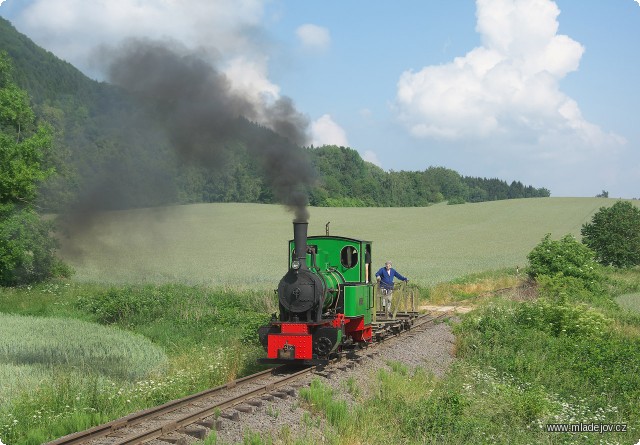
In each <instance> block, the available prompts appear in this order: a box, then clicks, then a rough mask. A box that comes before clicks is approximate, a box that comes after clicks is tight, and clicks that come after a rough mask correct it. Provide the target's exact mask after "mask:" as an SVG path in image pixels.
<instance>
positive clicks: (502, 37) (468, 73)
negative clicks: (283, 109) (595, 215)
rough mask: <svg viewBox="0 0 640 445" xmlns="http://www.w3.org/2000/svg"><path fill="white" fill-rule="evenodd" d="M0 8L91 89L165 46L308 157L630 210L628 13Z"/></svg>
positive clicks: (631, 41) (635, 183) (635, 30)
mask: <svg viewBox="0 0 640 445" xmlns="http://www.w3.org/2000/svg"><path fill="white" fill-rule="evenodd" d="M186 3H188V4H189V7H188V8H187V7H185V6H184V4H185V2H179V1H176V0H118V1H115V0H111V1H107V0H94V1H86V0H31V1H25V0H5V1H4V2H0V15H2V16H3V17H5V18H7V19H8V20H10V21H11V22H12V23H13V24H14V26H16V28H17V29H18V30H19V31H21V32H23V33H24V34H26V35H27V36H29V37H30V38H32V39H33V40H34V41H35V42H36V43H38V44H39V45H41V46H43V47H44V48H46V49H48V50H50V51H51V52H53V53H54V54H56V55H57V56H58V57H60V58H62V59H65V60H67V61H69V62H71V63H73V64H74V65H75V66H77V67H78V68H80V69H81V70H83V71H84V72H85V73H86V74H88V75H89V76H90V77H93V78H98V79H101V78H102V76H103V75H102V73H101V71H100V68H99V63H96V55H95V54H96V53H95V48H96V47H97V46H98V45H109V46H114V45H118V44H119V42H121V40H122V39H123V38H124V37H127V36H146V37H150V38H170V39H173V40H177V41H180V42H181V43H182V44H183V45H185V46H186V47H189V48H192V49H193V50H197V51H198V52H199V53H200V54H202V56H203V57H205V58H208V59H209V60H210V62H211V63H212V64H215V65H216V66H217V67H218V68H219V69H220V70H222V71H223V72H225V73H226V75H227V76H228V77H229V80H230V81H231V82H232V84H233V85H234V88H236V89H237V91H241V92H243V93H244V94H246V95H247V96H248V97H251V98H252V99H253V100H254V101H255V102H256V103H262V102H264V103H267V102H269V101H273V100H274V99H277V98H278V97H280V96H288V97H290V98H291V99H292V100H293V101H294V104H295V106H296V108H297V109H298V110H299V111H300V112H301V113H303V114H305V115H306V116H307V117H308V118H309V121H310V128H309V138H310V142H312V143H314V144H315V145H321V144H324V143H334V144H337V145H347V146H350V147H352V148H354V149H356V150H358V151H359V152H360V153H361V155H362V156H363V158H365V159H367V160H369V161H371V162H374V163H376V164H378V165H380V166H381V167H383V168H384V169H385V170H389V169H393V170H424V169H425V168H427V167H429V166H432V165H433V166H445V167H449V168H452V169H455V170H457V171H458V172H460V173H461V174H463V175H469V176H481V177H498V178H500V179H504V180H506V181H508V182H510V181H512V180H520V181H522V182H523V183H525V184H531V185H534V186H536V187H546V188H549V189H550V190H551V192H552V196H595V195H596V194H597V193H600V191H602V190H607V191H609V194H610V196H611V197H624V198H632V197H640V119H639V118H638V113H637V112H636V108H637V104H639V103H640V88H639V87H638V79H640V57H638V55H639V54H640V52H639V49H638V48H639V47H640V4H639V3H638V0H606V1H604V0H556V1H551V0H477V1H471V0H455V1H444V0H422V1H418V0H406V1H400V2H397V1H396V2H392V1H388V0H377V1H371V0H369V1H365V0H350V1H337V0H326V1H322V2H321V1H300V0H269V1H257V0H235V1H233V0H190V1H189V2H186Z"/></svg>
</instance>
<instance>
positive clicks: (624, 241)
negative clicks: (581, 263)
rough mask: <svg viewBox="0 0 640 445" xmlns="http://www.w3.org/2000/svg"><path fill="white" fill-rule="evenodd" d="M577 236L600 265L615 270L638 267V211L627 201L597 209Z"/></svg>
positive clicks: (639, 225)
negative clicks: (591, 251)
mask: <svg viewBox="0 0 640 445" xmlns="http://www.w3.org/2000/svg"><path fill="white" fill-rule="evenodd" d="M580 233H581V234H582V242H583V243H584V244H586V245H587V246H589V247H590V248H591V249H592V250H593V251H594V252H595V253H596V258H597V260H598V261H599V262H600V263H602V264H605V265H612V266H615V267H632V266H636V265H638V264H640V209H638V207H636V206H634V205H633V204H631V203H630V202H628V201H618V202H616V203H615V204H614V205H613V206H611V207H600V210H598V211H597V212H596V213H595V215H593V218H592V219H591V222H590V223H586V224H584V225H583V226H582V230H581V231H580Z"/></svg>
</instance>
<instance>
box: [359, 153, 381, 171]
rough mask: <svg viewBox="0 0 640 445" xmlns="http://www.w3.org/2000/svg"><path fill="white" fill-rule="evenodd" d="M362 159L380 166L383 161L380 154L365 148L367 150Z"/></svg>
mask: <svg viewBox="0 0 640 445" xmlns="http://www.w3.org/2000/svg"><path fill="white" fill-rule="evenodd" d="M362 159H364V160H365V161H367V162H371V163H372V164H375V165H377V166H378V167H382V162H380V159H378V155H377V154H376V153H375V152H373V151H371V150H365V152H364V153H363V154H362Z"/></svg>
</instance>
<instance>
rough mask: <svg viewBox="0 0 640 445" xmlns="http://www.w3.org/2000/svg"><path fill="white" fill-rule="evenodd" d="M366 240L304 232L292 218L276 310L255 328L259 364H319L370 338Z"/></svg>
mask: <svg viewBox="0 0 640 445" xmlns="http://www.w3.org/2000/svg"><path fill="white" fill-rule="evenodd" d="M371 244H372V243H371V242H370V241H363V240H359V239H355V238H346V237H341V236H329V235H326V236H311V237H307V223H301V222H294V239H293V240H291V241H289V249H288V251H289V258H288V269H289V271H288V272H287V274H286V275H285V276H284V277H283V278H282V280H280V284H279V286H278V299H279V309H280V314H279V316H278V317H276V316H275V315H274V317H273V319H272V320H271V322H270V324H269V325H267V326H263V327H261V328H260V329H259V331H258V333H259V337H260V341H261V343H262V344H263V346H264V347H265V349H266V350H267V357H266V358H263V359H261V360H260V361H261V362H263V363H292V362H299V363H305V364H317V363H323V362H326V361H327V360H328V358H329V357H330V356H331V355H332V354H333V353H335V352H337V351H339V350H341V349H343V348H344V347H347V346H350V345H354V344H357V343H364V342H369V341H371V340H372V321H373V319H374V311H375V307H374V306H375V303H374V285H373V284H372V282H371V281H372V280H371V273H372V271H371Z"/></svg>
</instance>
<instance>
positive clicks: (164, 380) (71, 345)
mask: <svg viewBox="0 0 640 445" xmlns="http://www.w3.org/2000/svg"><path fill="white" fill-rule="evenodd" d="M273 304H274V298H273V293H272V292H264V291H246V290H234V289H231V288H220V289H215V290H214V289H208V288H205V287H202V286H185V285H177V284H174V285H162V286H156V285H143V286H115V285H107V286H104V285H103V286H100V285H96V284H81V283H76V282H51V283H46V284H43V285H38V286H32V287H28V286H26V287H21V288H13V289H0V310H1V311H3V312H4V313H3V312H0V363H4V364H3V365H0V399H1V400H2V403H0V438H1V439H2V440H3V442H4V443H10V444H12V445H20V444H40V443H43V442H46V441H48V440H51V439H53V438H55V437H59V436H62V435H65V434H68V433H71V432H74V431H78V430H81V429H85V428H87V427H89V426H91V425H95V424H96V423H100V422H104V421H107V420H109V419H113V418H117V417H120V416H123V415H125V414H128V413H130V412H133V411H135V410H137V409H142V408H146V407H149V406H154V405H158V404H161V403H164V402H166V401H167V400H171V399H174V398H177V397H181V396H184V395H187V394H190V393H194V392H197V391H200V390H203V389H206V388H210V387H212V386H216V385H219V384H222V383H225V382H227V381H229V380H230V379H233V378H236V377H237V376H239V375H244V374H246V373H249V372H251V371H253V370H256V369H257V365H256V359H257V357H258V356H260V355H261V354H262V350H261V347H259V346H258V345H257V336H256V328H257V326H258V325H260V324H263V323H264V322H265V320H266V319H268V317H269V314H270V312H271V311H272V310H273ZM7 312H13V314H8V313H7ZM34 315H37V316H34ZM47 332H52V334H47ZM136 341H138V343H139V344H138V346H136V344H135V342H136ZM132 343H133V344H132ZM143 346H144V347H143ZM141 348H142V349H141ZM122 351H124V352H125V353H130V354H132V356H131V357H130V362H128V365H126V366H123V363H125V359H124V358H123V355H124V356H126V354H120V352H122ZM149 351H156V352H158V351H160V354H161V356H162V357H164V359H163V361H162V363H164V366H163V367H161V368H157V367H150V366H142V365H144V363H145V362H144V357H145V354H147V353H148V352H149ZM165 354H166V357H165ZM7 362H8V363H7ZM152 369H153V370H154V372H152V373H151V374H149V371H150V370H152Z"/></svg>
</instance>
